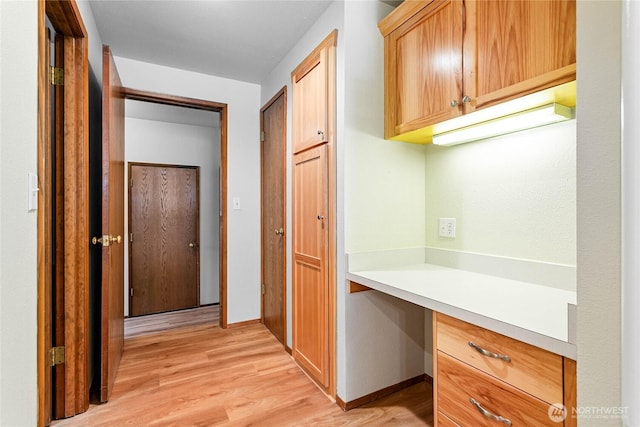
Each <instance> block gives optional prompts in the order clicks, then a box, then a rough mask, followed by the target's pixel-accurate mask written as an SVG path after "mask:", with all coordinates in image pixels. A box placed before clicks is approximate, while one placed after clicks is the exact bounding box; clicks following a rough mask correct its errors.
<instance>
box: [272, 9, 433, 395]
mask: <svg viewBox="0 0 640 427" xmlns="http://www.w3.org/2000/svg"><path fill="white" fill-rule="evenodd" d="M391 10H392V8H391V7H389V6H388V5H385V4H383V3H381V2H377V1H348V2H335V3H334V4H332V5H331V6H330V7H329V8H328V9H327V11H326V12H325V13H324V15H323V16H322V17H321V18H320V19H319V20H318V21H317V22H316V23H315V24H314V25H313V26H312V27H311V28H310V29H309V31H308V32H307V34H306V35H305V36H304V37H303V38H302V39H301V41H300V42H299V43H297V44H296V46H294V48H293V49H292V50H291V52H290V53H289V54H288V55H287V56H286V57H285V58H284V60H283V61H282V62H281V63H280V64H279V65H278V66H277V67H276V68H275V69H274V71H273V72H272V73H271V74H270V76H269V77H268V78H267V79H266V80H265V81H264V82H263V83H262V95H261V98H262V103H265V102H267V101H268V100H269V99H270V98H271V97H272V96H273V95H274V94H275V93H276V92H277V91H278V90H280V88H281V87H282V86H284V85H287V86H288V93H289V97H288V100H289V101H288V108H287V110H288V111H287V114H288V117H289V119H288V120H287V122H288V130H287V140H288V145H289V146H288V149H287V154H288V156H290V155H291V147H290V144H291V122H292V121H291V119H290V118H291V99H292V92H291V86H290V80H291V71H292V70H293V69H294V68H295V67H296V66H297V65H298V64H299V63H300V62H301V61H302V60H303V59H304V58H305V57H306V55H307V54H308V53H309V52H311V50H313V49H314V48H315V47H316V46H317V45H318V43H319V42H320V41H321V40H322V39H324V37H326V36H327V35H328V34H329V33H330V32H331V31H332V30H333V29H334V28H337V29H338V42H337V53H336V56H337V65H336V68H337V129H336V131H337V132H336V135H337V146H336V148H337V162H338V163H337V199H338V206H337V210H338V212H337V218H338V224H337V239H338V241H337V260H338V265H337V268H338V271H337V301H336V303H337V306H336V309H337V371H338V372H337V375H338V378H337V393H338V396H340V398H342V399H343V400H345V401H350V400H353V399H356V398H358V397H361V396H363V395H365V394H368V393H371V392H373V391H376V390H379V389H381V388H384V387H386V386H389V385H391V384H395V383H397V382H399V381H402V380H405V379H407V378H410V377H413V376H416V375H421V374H422V373H423V372H424V359H423V345H424V342H423V341H424V311H423V309H421V308H418V307H416V306H413V305H412V304H409V303H405V302H402V301H399V300H397V299H394V298H391V297H388V296H384V295H380V294H378V293H376V292H364V293H359V294H353V295H347V294H346V288H345V285H346V282H345V253H346V252H348V251H360V250H371V249H379V248H388V247H389V246H388V245H389V244H391V245H392V247H407V246H424V147H422V146H418V145H408V144H398V143H394V142H388V141H384V140H383V139H382V134H383V132H382V117H383V93H382V92H383V62H382V61H383V52H382V36H381V35H380V33H379V32H378V29H377V22H378V21H379V20H380V19H381V18H382V17H384V16H385V15H386V14H388V13H389V12H390V11H391ZM398 164H402V165H406V166H403V167H402V168H397V165H398ZM287 194H289V195H290V194H291V179H290V170H288V172H287ZM399 210H401V211H402V212H403V217H402V220H401V221H398V220H397V214H398V211H399ZM287 216H288V221H287V227H288V228H290V227H291V222H290V220H291V210H290V203H288V209H287ZM373 230H375V232H374V231H373ZM287 259H288V260H289V262H288V264H289V267H288V271H287V294H288V298H287V307H288V309H287V324H288V328H287V329H288V330H287V342H288V343H289V345H291V299H290V295H291V268H290V267H291V261H290V260H291V246H290V242H289V245H288V247H287ZM390 342H391V343H394V344H393V345H389V344H388V343H390ZM372 372H375V375H372Z"/></svg>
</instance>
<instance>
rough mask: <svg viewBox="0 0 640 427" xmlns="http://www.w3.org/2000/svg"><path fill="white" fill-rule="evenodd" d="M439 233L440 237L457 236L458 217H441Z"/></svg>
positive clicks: (451, 237)
mask: <svg viewBox="0 0 640 427" xmlns="http://www.w3.org/2000/svg"><path fill="white" fill-rule="evenodd" d="M438 235H439V236H440V237H448V238H450V239H453V238H455V237H456V219H455V218H440V221H439V225H438Z"/></svg>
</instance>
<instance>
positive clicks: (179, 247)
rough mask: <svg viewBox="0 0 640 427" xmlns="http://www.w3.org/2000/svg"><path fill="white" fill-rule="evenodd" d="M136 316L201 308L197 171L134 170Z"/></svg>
mask: <svg viewBox="0 0 640 427" xmlns="http://www.w3.org/2000/svg"><path fill="white" fill-rule="evenodd" d="M129 179H130V183H129V184H130V185H129V187H130V190H129V232H130V236H129V238H130V243H129V244H130V246H129V248H130V251H129V254H130V258H129V261H130V262H129V265H130V267H129V268H130V270H129V271H130V276H129V277H130V283H129V285H130V307H129V311H130V314H131V316H141V315H144V314H151V313H159V312H164V311H171V310H180V309H185V308H193V307H197V306H198V305H199V299H200V283H199V271H200V268H199V260H200V250H199V245H198V242H199V230H198V229H199V225H198V218H199V202H198V194H199V191H198V168H197V167H180V166H166V165H149V164H131V165H130V168H129Z"/></svg>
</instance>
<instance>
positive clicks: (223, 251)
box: [122, 87, 228, 328]
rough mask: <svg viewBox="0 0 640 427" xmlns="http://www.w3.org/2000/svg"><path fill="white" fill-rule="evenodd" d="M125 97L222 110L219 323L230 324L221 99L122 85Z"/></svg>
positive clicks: (223, 133)
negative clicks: (228, 322) (206, 98)
mask: <svg viewBox="0 0 640 427" xmlns="http://www.w3.org/2000/svg"><path fill="white" fill-rule="evenodd" d="M122 92H123V95H124V97H125V99H132V100H136V101H146V102H153V103H156V104H166V105H173V106H177V107H187V108H194V109H196V110H207V111H216V112H218V113H220V212H221V215H220V260H219V262H220V327H221V328H227V327H228V324H227V142H228V141H227V118H228V111H227V110H228V106H227V104H225V103H222V102H214V101H207V100H204V99H197V98H189V97H184V96H176V95H168V94H164V93H157V92H149V91H144V90H138V89H132V88H128V87H123V88H122Z"/></svg>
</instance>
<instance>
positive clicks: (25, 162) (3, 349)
mask: <svg viewBox="0 0 640 427" xmlns="http://www.w3.org/2000/svg"><path fill="white" fill-rule="evenodd" d="M36 17H37V4H36V2H34V1H29V2H26V1H11V2H8V1H0V425H2V426H33V425H35V424H36V421H37V416H38V407H37V404H38V401H37V397H38V394H37V371H36V366H37V363H36V351H37V346H36V337H37V316H36V307H37V301H38V300H37V283H36V277H37V276H36V258H37V255H36V240H37V235H36V233H37V227H36V218H37V213H36V212H28V211H27V175H28V174H29V173H36V171H37V157H36V152H37V125H36V121H37V108H38V98H37V86H36V82H37V64H38V55H37V49H38V40H37V35H38V28H37V24H38V21H37V19H36Z"/></svg>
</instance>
